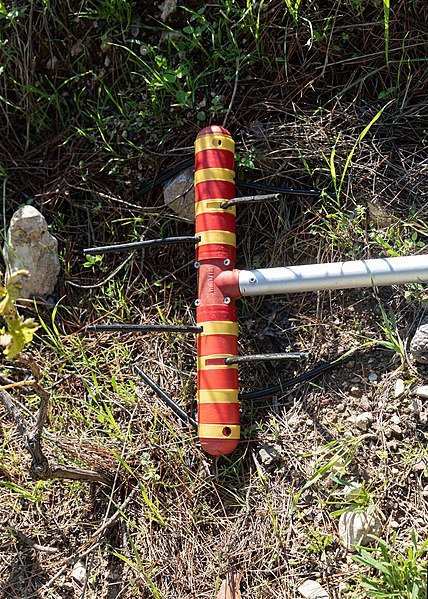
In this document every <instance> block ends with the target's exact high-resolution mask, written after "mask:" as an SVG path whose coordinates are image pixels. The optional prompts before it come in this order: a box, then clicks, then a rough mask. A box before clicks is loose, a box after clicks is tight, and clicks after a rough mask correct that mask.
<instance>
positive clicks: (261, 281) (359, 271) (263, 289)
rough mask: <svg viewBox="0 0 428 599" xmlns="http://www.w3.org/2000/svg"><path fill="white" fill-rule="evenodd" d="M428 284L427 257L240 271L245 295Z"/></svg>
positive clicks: (241, 287)
mask: <svg viewBox="0 0 428 599" xmlns="http://www.w3.org/2000/svg"><path fill="white" fill-rule="evenodd" d="M427 282H428V256H427V255H425V256H405V257H402V258H378V259H374V260H356V261H350V262H331V263H327V264H308V265H303V266H286V267H281V268H261V269H257V270H241V271H239V290H240V293H241V295H243V296H256V295H275V294H283V293H295V292H301V291H321V290H323V289H330V290H334V289H351V288H356V287H373V286H381V285H399V284H403V283H427Z"/></svg>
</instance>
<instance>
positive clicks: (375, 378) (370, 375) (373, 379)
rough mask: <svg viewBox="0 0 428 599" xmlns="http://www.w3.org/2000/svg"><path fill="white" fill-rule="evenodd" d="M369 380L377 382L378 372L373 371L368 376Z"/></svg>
mask: <svg viewBox="0 0 428 599" xmlns="http://www.w3.org/2000/svg"><path fill="white" fill-rule="evenodd" d="M368 380H369V381H370V382H371V383H375V382H376V381H377V374H376V373H375V372H371V373H370V374H369V376H368Z"/></svg>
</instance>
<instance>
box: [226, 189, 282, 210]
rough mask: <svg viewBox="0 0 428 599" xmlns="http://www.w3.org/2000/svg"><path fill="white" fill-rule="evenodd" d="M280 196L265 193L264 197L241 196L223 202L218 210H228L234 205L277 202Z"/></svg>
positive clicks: (278, 194)
mask: <svg viewBox="0 0 428 599" xmlns="http://www.w3.org/2000/svg"><path fill="white" fill-rule="evenodd" d="M281 197H282V195H281V194H280V193H267V194H265V195H258V196H243V197H242V198H233V199H231V200H225V201H224V202H222V203H221V204H220V208H230V207H231V206H236V204H250V203H255V202H277V201H278V200H280V199H281Z"/></svg>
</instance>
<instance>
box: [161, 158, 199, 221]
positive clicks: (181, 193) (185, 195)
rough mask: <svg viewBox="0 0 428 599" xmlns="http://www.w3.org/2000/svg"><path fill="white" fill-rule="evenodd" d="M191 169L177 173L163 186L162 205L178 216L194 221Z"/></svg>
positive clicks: (192, 176)
mask: <svg viewBox="0 0 428 599" xmlns="http://www.w3.org/2000/svg"><path fill="white" fill-rule="evenodd" d="M193 173H194V171H193V167H191V168H188V169H186V170H184V171H182V172H181V173H179V174H178V175H177V176H176V177H174V178H173V179H170V180H169V181H167V182H166V183H165V185H164V186H163V199H164V203H165V204H166V205H167V206H169V207H170V208H171V209H172V210H173V211H174V212H175V213H176V214H178V216H181V217H183V218H185V219H187V220H190V221H194V220H195V188H194V174H193Z"/></svg>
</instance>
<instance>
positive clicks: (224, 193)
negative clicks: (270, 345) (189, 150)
mask: <svg viewBox="0 0 428 599" xmlns="http://www.w3.org/2000/svg"><path fill="white" fill-rule="evenodd" d="M234 177H235V171H234V142H233V140H232V137H231V136H230V134H229V132H228V131H227V130H226V129H223V128H222V127H218V126H212V127H207V128H206V129H203V130H202V131H201V132H200V133H199V135H198V137H197V139H196V143H195V211H196V235H197V236H199V237H200V242H199V243H198V244H197V246H196V264H195V266H196V267H197V268H198V299H197V300H196V305H197V308H196V320H197V323H198V325H200V326H202V328H203V332H202V333H200V334H199V335H198V339H197V355H198V358H197V370H198V434H199V438H200V441H201V445H202V447H203V449H204V450H205V451H206V452H208V453H210V454H212V455H225V454H228V453H230V452H232V451H233V450H234V449H235V448H236V446H237V444H238V440H239V436H240V427H239V403H238V366H237V365H236V364H232V365H227V364H226V362H225V360H226V358H229V357H233V356H237V355H238V325H237V312H236V306H235V302H234V300H233V299H232V298H230V297H229V296H228V295H227V294H225V293H224V291H223V290H222V289H221V288H220V287H219V285H218V281H219V280H221V276H222V275H223V273H227V272H231V271H233V268H234V266H235V261H236V236H235V216H236V209H235V207H234V206H233V207H230V208H221V207H220V204H221V203H222V202H224V201H225V200H230V199H232V198H234V197H235V183H234Z"/></svg>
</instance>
